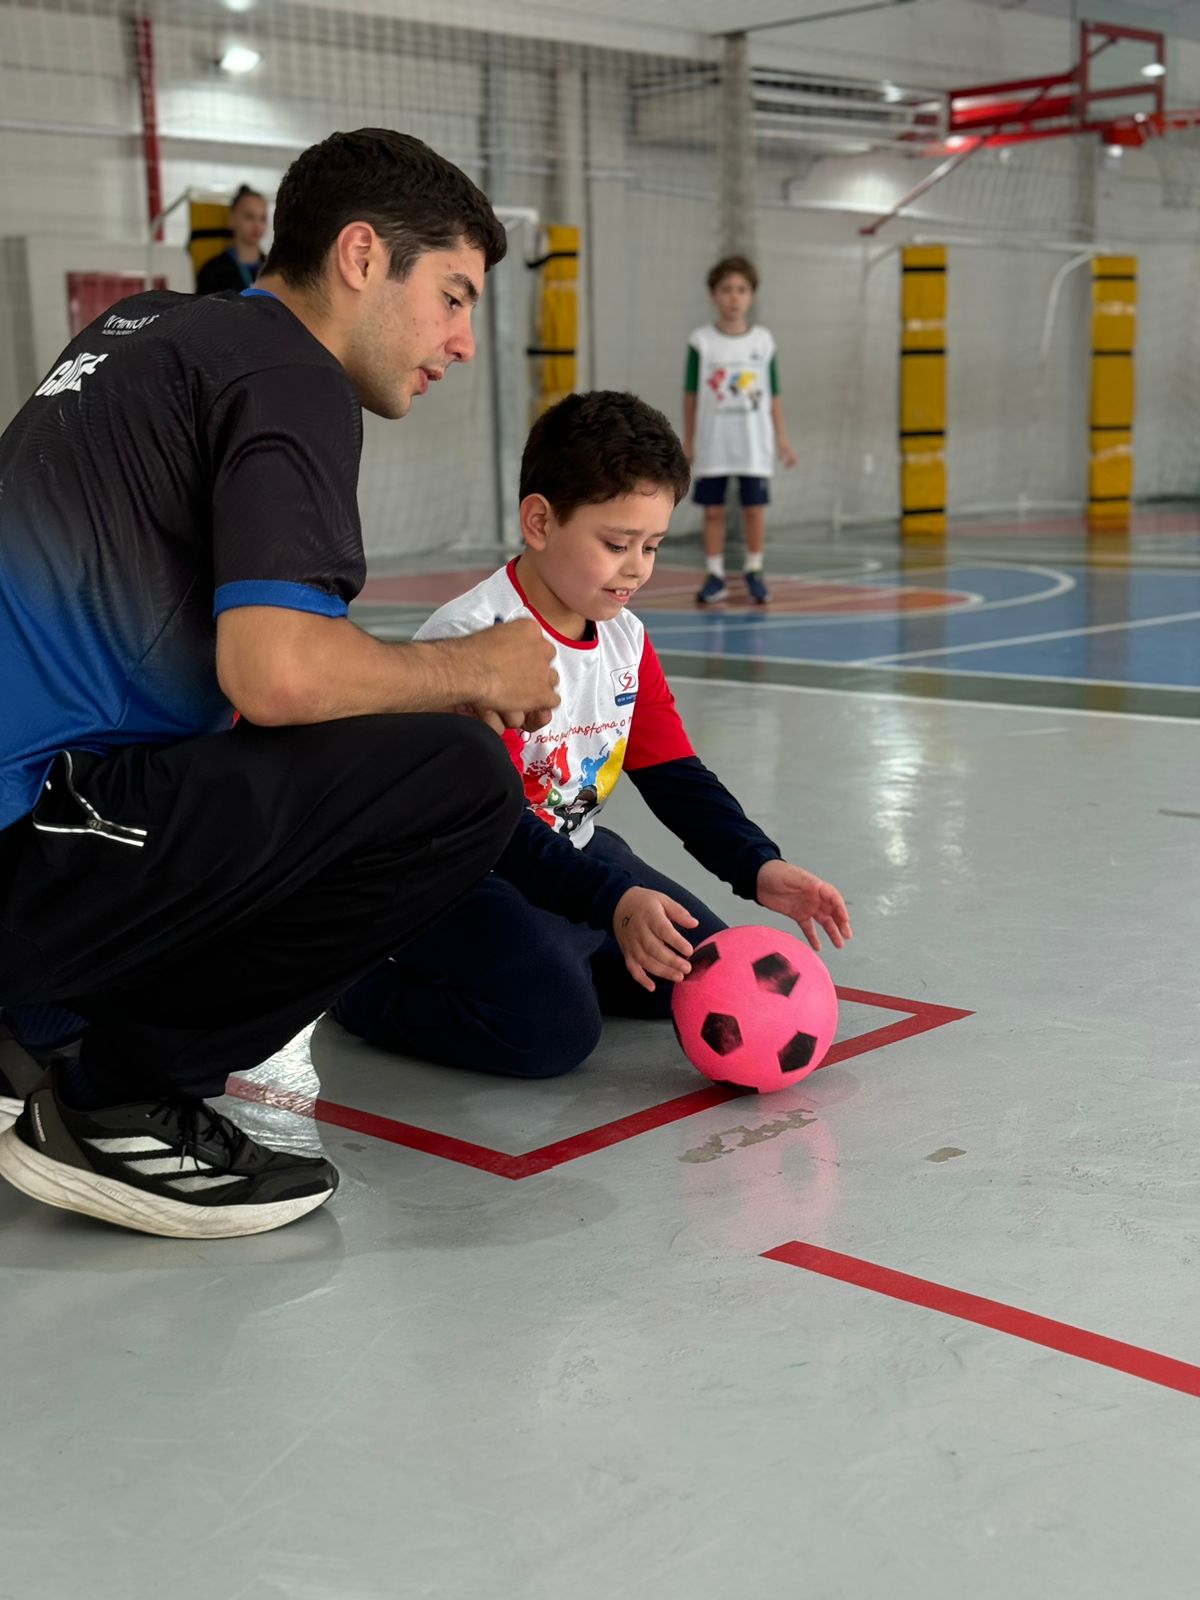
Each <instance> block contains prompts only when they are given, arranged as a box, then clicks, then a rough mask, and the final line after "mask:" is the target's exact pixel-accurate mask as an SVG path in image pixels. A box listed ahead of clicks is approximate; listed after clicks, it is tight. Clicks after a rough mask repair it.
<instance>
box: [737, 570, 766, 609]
mask: <svg viewBox="0 0 1200 1600" xmlns="http://www.w3.org/2000/svg"><path fill="white" fill-rule="evenodd" d="M743 577H744V578H745V580H746V593H747V594H748V595H749V596H750V599H751V601H752V602H753V604H754V605H756V606H765V605H766V604H767V602H768V601H769V600H770V598H771V592H770V590H769V589H768V588H767V580H766V579H765V578H764V577H763V575H762V573H761V572H747V573H743Z"/></svg>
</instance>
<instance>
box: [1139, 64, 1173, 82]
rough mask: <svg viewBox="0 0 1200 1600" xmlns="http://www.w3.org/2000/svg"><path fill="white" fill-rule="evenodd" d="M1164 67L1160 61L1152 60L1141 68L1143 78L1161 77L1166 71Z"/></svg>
mask: <svg viewBox="0 0 1200 1600" xmlns="http://www.w3.org/2000/svg"><path fill="white" fill-rule="evenodd" d="M1166 70H1167V69H1166V67H1165V66H1164V65H1163V63H1162V62H1161V61H1152V62H1151V63H1150V64H1149V66H1146V67H1143V68H1142V77H1143V78H1161V77H1162V76H1163V74H1164V73H1165V72H1166Z"/></svg>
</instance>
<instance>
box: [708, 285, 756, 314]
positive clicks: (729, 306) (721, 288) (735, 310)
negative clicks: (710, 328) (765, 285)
mask: <svg viewBox="0 0 1200 1600" xmlns="http://www.w3.org/2000/svg"><path fill="white" fill-rule="evenodd" d="M712 297H713V304H714V305H715V306H716V308H717V315H718V316H719V317H720V319H721V321H722V322H729V323H735V324H736V323H739V322H745V320H746V318H747V317H748V316H749V314H750V307H751V305H752V303H753V301H754V290H753V289H752V288H751V287H750V280H749V278H744V277H743V276H742V274H741V273H740V272H731V273H730V274H729V276H728V277H727V278H722V279H721V281H720V283H719V284H718V285H717V287H716V288H715V289H714V290H713V292H712Z"/></svg>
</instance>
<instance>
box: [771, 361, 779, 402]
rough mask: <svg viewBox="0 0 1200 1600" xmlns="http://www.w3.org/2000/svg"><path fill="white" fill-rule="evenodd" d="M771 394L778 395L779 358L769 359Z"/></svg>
mask: <svg viewBox="0 0 1200 1600" xmlns="http://www.w3.org/2000/svg"><path fill="white" fill-rule="evenodd" d="M771 393H772V394H773V395H774V394H778V393H779V357H778V356H772V357H771Z"/></svg>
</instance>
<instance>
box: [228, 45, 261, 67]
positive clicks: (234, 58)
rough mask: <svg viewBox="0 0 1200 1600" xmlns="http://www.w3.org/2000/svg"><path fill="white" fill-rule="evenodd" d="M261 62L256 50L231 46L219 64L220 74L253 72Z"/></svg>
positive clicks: (243, 46) (244, 46)
mask: <svg viewBox="0 0 1200 1600" xmlns="http://www.w3.org/2000/svg"><path fill="white" fill-rule="evenodd" d="M261 60H262V56H261V54H260V53H259V52H258V51H257V50H250V49H248V48H247V46H246V45H244V44H231V45H230V46H229V49H228V50H226V52H225V54H224V55H223V56H222V57H221V60H220V62H219V65H220V68H221V71H222V72H234V73H241V72H253V71H254V69H255V67H256V66H257V65H258V64H259V62H260V61H261Z"/></svg>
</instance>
